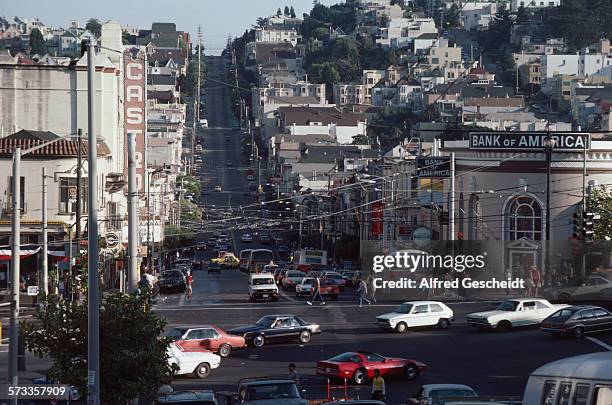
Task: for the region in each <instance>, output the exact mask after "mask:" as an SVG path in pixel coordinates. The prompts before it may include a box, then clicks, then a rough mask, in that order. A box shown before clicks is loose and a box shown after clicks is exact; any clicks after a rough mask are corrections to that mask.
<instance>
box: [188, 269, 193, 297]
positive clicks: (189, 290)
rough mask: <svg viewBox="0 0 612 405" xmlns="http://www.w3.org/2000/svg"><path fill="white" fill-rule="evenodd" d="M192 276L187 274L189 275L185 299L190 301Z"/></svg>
mask: <svg viewBox="0 0 612 405" xmlns="http://www.w3.org/2000/svg"><path fill="white" fill-rule="evenodd" d="M192 284H193V276H192V275H191V273H189V275H188V276H187V299H188V300H190V299H191V294H193V287H192Z"/></svg>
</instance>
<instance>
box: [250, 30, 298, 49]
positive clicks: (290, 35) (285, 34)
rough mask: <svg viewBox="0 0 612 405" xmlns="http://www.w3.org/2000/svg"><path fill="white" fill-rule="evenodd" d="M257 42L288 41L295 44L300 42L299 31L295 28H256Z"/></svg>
mask: <svg viewBox="0 0 612 405" xmlns="http://www.w3.org/2000/svg"><path fill="white" fill-rule="evenodd" d="M255 42H265V43H283V42H287V43H290V44H291V45H293V46H296V45H297V43H298V33H297V31H296V30H294V29H276V28H267V27H265V28H256V29H255Z"/></svg>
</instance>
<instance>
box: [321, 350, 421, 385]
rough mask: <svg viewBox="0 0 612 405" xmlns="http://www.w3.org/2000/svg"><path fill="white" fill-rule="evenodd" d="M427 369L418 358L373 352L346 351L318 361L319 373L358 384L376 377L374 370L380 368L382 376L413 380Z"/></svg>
mask: <svg viewBox="0 0 612 405" xmlns="http://www.w3.org/2000/svg"><path fill="white" fill-rule="evenodd" d="M426 369H427V366H426V365H425V364H423V363H420V362H418V361H416V360H410V359H400V358H392V357H384V356H381V355H380V354H376V353H372V352H346V353H342V354H339V355H337V356H336V357H332V358H331V359H329V360H323V361H319V362H317V374H318V375H321V376H324V377H330V378H340V379H344V378H346V379H352V380H353V381H354V382H355V383H357V384H364V383H365V382H367V381H368V380H370V379H372V378H374V370H379V371H380V375H381V376H382V377H391V376H398V377H401V376H403V377H404V378H407V379H409V380H412V379H414V378H416V376H417V375H419V374H420V373H422V372H424V371H425V370H426Z"/></svg>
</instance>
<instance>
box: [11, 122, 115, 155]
mask: <svg viewBox="0 0 612 405" xmlns="http://www.w3.org/2000/svg"><path fill="white" fill-rule="evenodd" d="M56 138H59V136H58V135H56V134H54V133H53V132H49V131H32V130H25V129H22V130H20V131H18V132H16V133H14V134H11V135H9V136H7V137H4V138H0V156H9V155H11V154H12V151H13V149H15V148H21V149H22V150H26V149H30V148H33V147H36V146H39V145H41V144H43V143H45V142H48V141H51V140H53V139H56ZM78 150H79V143H78V141H77V140H76V139H74V138H65V139H58V140H57V141H56V142H54V143H52V144H49V145H46V146H43V147H42V148H40V149H37V150H35V151H33V152H30V153H28V154H26V155H24V156H23V158H24V159H28V158H68V157H76V156H77V155H78ZM87 152H88V147H87V141H82V142H81V156H83V157H86V156H87ZM97 153H98V156H107V155H110V153H111V151H110V149H109V147H108V145H106V143H104V142H98V148H97Z"/></svg>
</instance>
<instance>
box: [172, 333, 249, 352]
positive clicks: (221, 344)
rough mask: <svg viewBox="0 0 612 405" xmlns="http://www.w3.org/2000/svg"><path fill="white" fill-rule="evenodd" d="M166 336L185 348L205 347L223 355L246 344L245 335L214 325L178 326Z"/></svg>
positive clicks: (198, 348) (197, 348) (196, 348)
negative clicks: (237, 334) (231, 332)
mask: <svg viewBox="0 0 612 405" xmlns="http://www.w3.org/2000/svg"><path fill="white" fill-rule="evenodd" d="M166 336H167V337H169V338H171V339H172V340H173V341H175V342H177V343H178V344H179V345H180V346H181V347H182V348H183V350H194V349H195V350H202V349H205V350H210V351H211V352H214V353H217V354H218V355H219V356H221V357H228V356H229V355H230V353H231V352H232V351H234V350H238V349H242V348H243V347H245V346H246V342H245V340H244V338H243V337H241V336H236V335H230V334H228V333H226V332H225V331H223V329H221V328H219V327H217V326H214V325H210V326H198V327H193V328H188V327H177V328H173V329H172V330H170V331H169V332H168V333H167V334H166Z"/></svg>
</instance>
